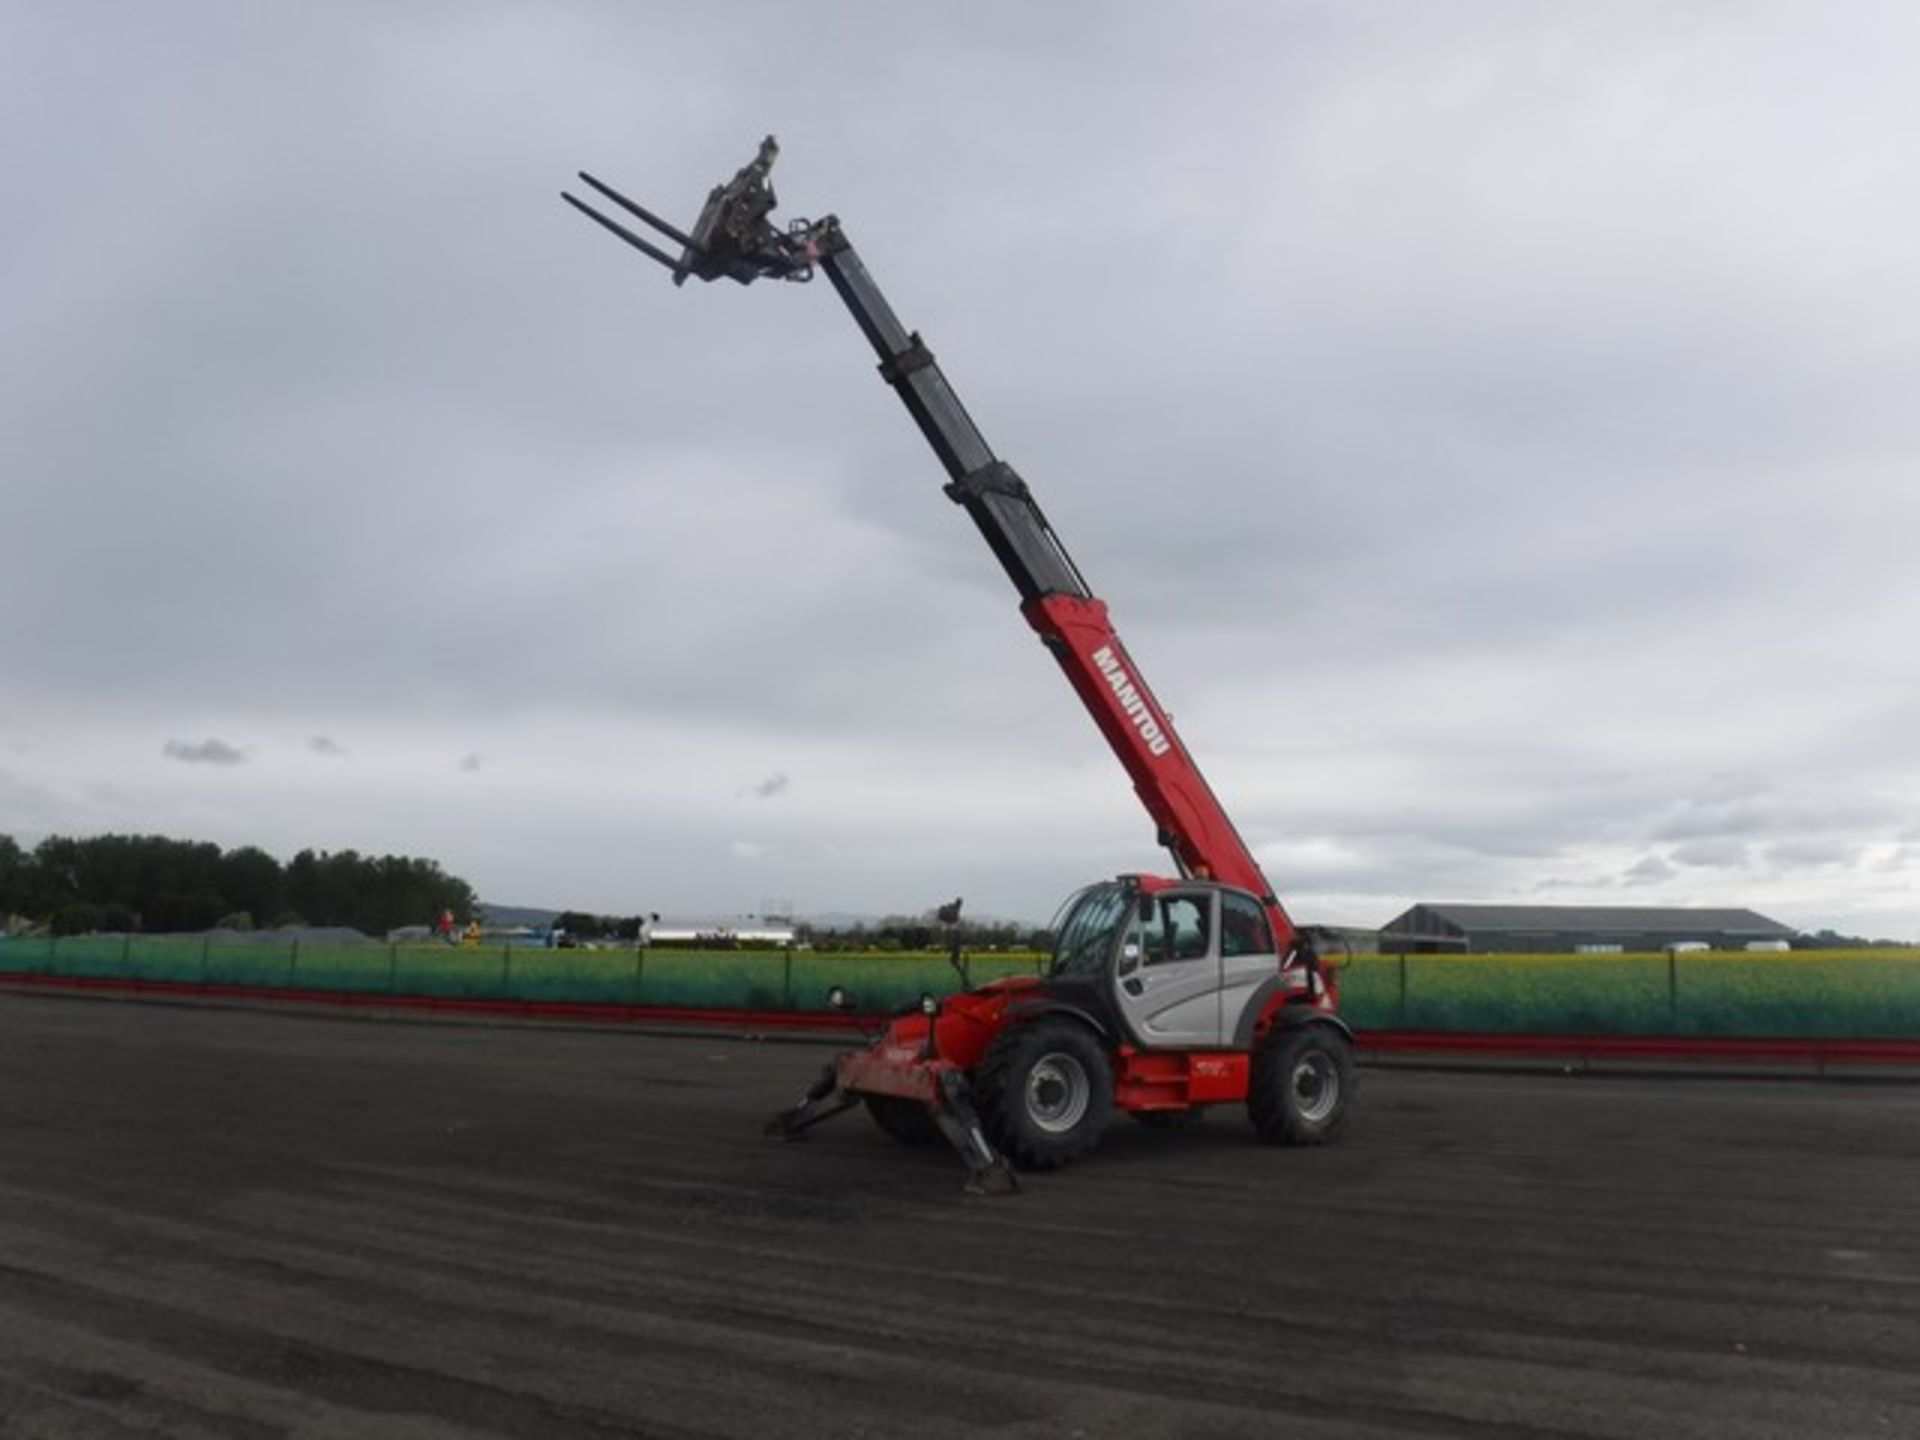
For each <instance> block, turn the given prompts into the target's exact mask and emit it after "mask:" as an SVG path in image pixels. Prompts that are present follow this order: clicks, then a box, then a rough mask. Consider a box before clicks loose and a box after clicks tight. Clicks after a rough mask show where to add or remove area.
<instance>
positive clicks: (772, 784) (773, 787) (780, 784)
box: [740, 770, 793, 800]
mask: <svg viewBox="0 0 1920 1440" xmlns="http://www.w3.org/2000/svg"><path fill="white" fill-rule="evenodd" d="M792 783H793V782H792V781H791V780H789V779H788V778H787V773H786V772H785V771H784V770H776V771H774V772H773V773H772V774H771V775H769V776H767V778H766V779H764V780H759V781H756V782H755V783H754V784H752V785H748V786H746V787H744V788H743V789H742V790H741V792H740V793H741V794H742V795H751V796H752V797H753V798H754V799H756V800H771V799H773V797H774V796H776V795H783V794H785V793H786V790H787V787H788V786H789V785H790V784H792Z"/></svg>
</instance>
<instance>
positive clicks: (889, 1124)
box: [860, 1095, 940, 1145]
mask: <svg viewBox="0 0 1920 1440" xmlns="http://www.w3.org/2000/svg"><path fill="white" fill-rule="evenodd" d="M860 1098H861V1099H862V1100H864V1101H865V1102H866V1105H867V1113H868V1114H869V1115H871V1116H872V1117H873V1123H874V1124H876V1125H878V1126H879V1127H880V1128H881V1129H882V1130H884V1131H886V1132H887V1134H889V1135H891V1136H892V1137H893V1138H894V1139H896V1140H898V1141H899V1142H900V1143H901V1144H902V1145H931V1144H933V1143H934V1142H935V1141H936V1140H938V1139H939V1138H940V1127H939V1126H938V1125H936V1124H934V1123H933V1116H931V1115H929V1114H928V1113H927V1107H926V1106H924V1105H922V1104H921V1103H920V1102H919V1101H917V1100H906V1099H902V1098H901V1097H900V1096H898V1095H863V1096H861V1097H860Z"/></svg>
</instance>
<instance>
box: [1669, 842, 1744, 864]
mask: <svg viewBox="0 0 1920 1440" xmlns="http://www.w3.org/2000/svg"><path fill="white" fill-rule="evenodd" d="M1667 854H1668V857H1669V858H1670V859H1671V860H1673V861H1674V863H1675V864H1678V865H1692V866H1697V867H1701V868H1706V869H1731V868H1734V867H1736V866H1740V865H1744V864H1746V863H1747V847H1746V846H1745V845H1744V844H1743V843H1741V842H1740V841H1738V840H1692V841H1689V842H1688V843H1687V844H1685V845H1676V846H1674V847H1673V849H1671V850H1669V851H1668V852H1667Z"/></svg>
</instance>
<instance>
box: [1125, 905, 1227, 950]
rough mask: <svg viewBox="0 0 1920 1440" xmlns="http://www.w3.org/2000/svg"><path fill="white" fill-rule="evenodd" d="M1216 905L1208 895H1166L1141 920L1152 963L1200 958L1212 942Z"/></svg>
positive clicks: (1143, 937) (1145, 946) (1142, 945)
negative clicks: (1213, 909) (1151, 911)
mask: <svg viewBox="0 0 1920 1440" xmlns="http://www.w3.org/2000/svg"><path fill="white" fill-rule="evenodd" d="M1212 908H1213V907H1212V905H1211V904H1210V903H1209V897H1208V896H1205V895H1162V896H1160V897H1158V898H1157V899H1156V900H1155V901H1154V904H1153V914H1152V915H1151V916H1149V917H1147V918H1146V919H1144V920H1143V921H1142V923H1141V926H1140V929H1141V947H1140V948H1141V952H1142V956H1143V958H1144V959H1145V960H1146V962H1147V964H1149V965H1161V964H1164V963H1166V962H1167V961H1169V960H1198V959H1200V958H1202V957H1203V956H1205V955H1206V954H1207V952H1208V950H1209V948H1210V945H1211V930H1212V926H1211V924H1210V921H1211V919H1212V916H1211V914H1210V912H1211V910H1212Z"/></svg>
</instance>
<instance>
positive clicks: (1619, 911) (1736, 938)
mask: <svg viewBox="0 0 1920 1440" xmlns="http://www.w3.org/2000/svg"><path fill="white" fill-rule="evenodd" d="M1794 933H1795V932H1794V930H1793V928H1792V927H1791V926H1789V925H1782V924H1780V923H1779V922H1778V921H1777V920H1769V919H1767V917H1766V916H1764V915H1760V914H1756V913H1755V912H1754V911H1752V910H1678V909H1661V908H1652V907H1642V906H1633V905H1445V904H1430V905H1416V906H1414V907H1413V908H1412V909H1411V910H1409V911H1407V912H1406V913H1405V914H1403V915H1400V916H1397V917H1396V918H1394V919H1393V920H1390V921H1388V922H1387V924H1386V925H1385V926H1383V927H1382V928H1381V931H1380V949H1381V952H1382V953H1383V954H1388V955H1395V954H1427V953H1432V952H1436V951H1452V952H1456V953H1469V954H1485V953H1487V952H1490V951H1504V952H1507V953H1510V954H1513V953H1518V954H1535V955H1539V954H1551V953H1554V952H1561V951H1579V950H1585V951H1596V950H1625V951H1638V952H1649V951H1655V950H1666V949H1669V948H1671V947H1674V946H1680V947H1682V948H1686V949H1712V950H1748V949H1765V950H1777V949H1781V948H1783V947H1784V946H1785V945H1786V943H1787V941H1788V940H1789V939H1791V938H1792V936H1793V935H1794Z"/></svg>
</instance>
